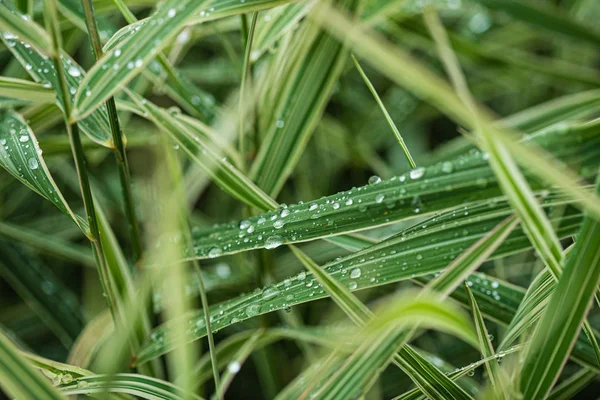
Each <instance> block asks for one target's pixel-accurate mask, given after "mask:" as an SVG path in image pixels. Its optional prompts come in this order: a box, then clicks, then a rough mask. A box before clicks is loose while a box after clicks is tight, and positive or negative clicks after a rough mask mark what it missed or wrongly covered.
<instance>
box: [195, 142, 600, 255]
mask: <svg viewBox="0 0 600 400" xmlns="http://www.w3.org/2000/svg"><path fill="white" fill-rule="evenodd" d="M559 132H562V130H557V131H552V130H548V131H543V132H540V133H539V134H537V135H534V136H532V137H531V138H530V139H528V140H532V141H534V142H537V143H539V144H543V145H544V146H545V147H546V148H547V149H548V150H549V151H551V152H552V153H553V154H554V155H555V156H557V157H559V158H560V159H562V160H564V161H566V162H567V163H573V164H575V165H578V166H580V167H581V165H582V164H584V165H588V164H589V165H590V166H593V168H594V169H590V170H588V173H591V174H593V173H595V165H596V161H594V160H592V158H591V157H593V156H592V155H591V153H596V152H597V151H600V150H598V149H595V148H594V146H593V145H592V144H591V143H592V142H595V141H596V140H600V137H597V136H598V134H600V130H598V131H596V130H590V131H585V133H583V132H582V135H583V136H584V137H586V138H587V139H586V141H584V142H583V143H580V144H579V145H575V146H573V145H574V144H575V143H573V144H568V143H569V142H570V141H571V140H577V139H576V136H563V135H561V134H559ZM579 146H581V148H580V147H579ZM596 147H597V146H596ZM584 152H589V153H590V155H589V156H588V155H586V154H585V153H584ZM567 153H570V154H567ZM588 157H590V158H589V159H588ZM576 160H577V161H576ZM582 171H583V172H585V171H584V170H583V169H582ZM531 183H532V185H534V187H535V188H536V189H537V190H540V189H542V187H541V186H539V184H538V183H536V182H535V181H533V180H532V181H531ZM539 193H542V194H543V193H545V191H544V190H543V189H542V190H541V191H540V192H539ZM501 196H502V192H501V191H500V189H499V187H498V186H497V181H496V178H495V176H494V173H493V171H492V170H491V168H490V167H489V165H488V154H487V153H476V154H468V155H463V156H460V157H457V158H456V159H454V160H452V161H445V162H442V163H439V164H436V165H433V166H429V167H420V168H417V169H414V170H412V171H410V172H408V173H405V174H403V175H401V176H399V177H393V178H391V179H389V180H385V181H380V180H379V179H375V180H374V181H373V182H372V184H369V185H365V186H361V187H359V188H355V189H352V190H349V191H346V192H341V193H338V194H336V195H331V196H327V197H324V198H321V199H319V200H315V201H312V202H308V203H299V204H294V205H290V206H289V207H287V208H282V209H279V210H276V211H273V212H268V213H265V214H262V215H259V216H256V217H251V218H248V219H247V220H244V221H240V222H234V223H229V224H223V225H220V226H217V227H215V228H211V229H208V230H206V229H204V230H199V231H198V232H197V233H196V234H195V235H194V238H193V240H194V249H193V252H192V250H190V251H189V256H194V257H197V258H206V257H216V256H220V255H226V254H233V253H237V252H240V251H246V250H251V249H256V248H267V249H272V248H275V247H277V246H279V245H281V244H285V243H296V242H304V241H308V240H313V239H318V238H326V237H329V236H332V235H339V234H341V233H348V232H353V231H358V230H362V229H367V228H373V227H376V226H382V225H385V224H389V223H392V222H397V221H401V220H405V219H409V218H413V217H417V216H422V215H428V214H431V213H433V212H439V211H443V210H446V209H450V208H454V207H459V206H462V205H465V206H466V205H469V204H475V203H477V202H485V201H487V202H495V201H497V200H499V198H500V197H501Z"/></svg>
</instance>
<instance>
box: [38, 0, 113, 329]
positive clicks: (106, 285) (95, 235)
mask: <svg viewBox="0 0 600 400" xmlns="http://www.w3.org/2000/svg"><path fill="white" fill-rule="evenodd" d="M44 8H45V18H44V19H45V20H46V26H47V30H48V32H49V33H50V35H51V39H52V46H53V54H54V64H55V68H56V75H57V77H58V82H59V85H60V90H61V93H62V96H63V106H64V110H63V112H64V117H65V123H66V127H67V134H68V136H69V141H70V143H71V150H72V153H73V159H74V161H75V169H76V171H77V178H78V180H79V187H80V190H81V195H82V197H83V205H84V208H85V213H86V216H87V220H88V224H89V229H90V231H89V232H86V235H87V237H88V238H89V240H90V242H91V243H92V247H93V249H94V257H95V259H96V263H97V265H98V273H99V275H100V282H101V284H102V288H103V290H104V293H106V297H107V301H108V306H109V309H110V311H111V313H112V315H113V318H115V317H116V313H117V311H118V299H117V298H116V297H115V296H114V294H115V293H116V288H115V285H114V282H113V280H112V279H111V276H110V274H109V271H108V268H107V265H106V259H105V257H104V250H103V249H102V242H101V241H100V231H99V229H98V219H97V216H96V209H95V207H94V199H93V197H92V190H91V187H90V181H89V177H88V173H87V167H86V159H85V154H84V151H83V145H82V143H81V136H80V135H79V128H78V126H77V124H76V123H74V124H71V123H69V122H68V121H69V120H70V117H71V110H72V104H71V98H70V93H69V89H68V86H67V80H66V76H65V73H66V71H65V69H64V67H63V64H62V61H61V48H62V38H61V35H60V29H59V25H58V12H57V6H56V0H45V1H44Z"/></svg>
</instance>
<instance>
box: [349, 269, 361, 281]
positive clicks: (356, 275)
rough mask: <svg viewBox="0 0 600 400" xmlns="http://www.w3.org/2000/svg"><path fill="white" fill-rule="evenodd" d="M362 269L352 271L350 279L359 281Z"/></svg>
mask: <svg viewBox="0 0 600 400" xmlns="http://www.w3.org/2000/svg"><path fill="white" fill-rule="evenodd" d="M360 274H361V271H360V268H354V269H353V270H352V271H350V278H352V279H358V278H360Z"/></svg>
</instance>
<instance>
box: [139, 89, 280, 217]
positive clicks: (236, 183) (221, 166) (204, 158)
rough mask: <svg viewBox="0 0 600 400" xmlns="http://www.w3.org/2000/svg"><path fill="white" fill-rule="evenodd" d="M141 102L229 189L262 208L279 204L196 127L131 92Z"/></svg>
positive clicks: (200, 164) (144, 108)
mask: <svg viewBox="0 0 600 400" xmlns="http://www.w3.org/2000/svg"><path fill="white" fill-rule="evenodd" d="M128 93H129V95H130V97H131V98H132V99H133V100H134V101H135V102H136V103H137V105H138V106H139V107H140V108H142V109H143V110H144V111H146V112H147V113H148V118H149V119H150V120H151V121H152V122H154V123H155V124H156V125H157V126H158V127H159V128H161V129H162V130H163V131H164V132H165V133H166V134H168V135H169V137H170V138H171V139H172V140H173V141H174V142H175V143H177V144H178V145H179V146H180V147H181V149H182V150H184V151H185V152H186V154H187V155H188V156H189V157H190V159H192V160H193V161H194V162H196V163H197V164H198V166H200V167H201V168H202V169H203V170H204V171H205V172H206V173H207V174H209V175H210V176H211V177H212V179H213V180H214V181H215V183H217V184H218V185H219V186H221V187H222V188H223V189H224V190H225V191H227V192H228V193H229V194H231V195H232V196H233V197H235V198H237V199H238V200H241V201H243V202H245V203H246V204H248V205H250V206H251V207H255V208H258V209H260V210H264V209H272V208H273V207H274V206H276V203H275V202H274V201H273V200H272V199H271V198H270V197H268V196H267V195H266V194H265V193H264V192H263V191H262V190H260V189H259V188H258V187H256V185H254V184H253V183H252V182H251V181H250V179H248V178H247V177H246V176H244V175H243V174H242V173H241V172H239V171H238V170H237V169H236V168H235V167H234V166H233V165H231V164H230V163H229V162H228V161H226V160H223V159H222V156H220V155H219V154H218V153H217V152H216V151H215V150H216V149H214V148H211V146H209V145H208V144H206V143H204V142H203V141H202V140H201V139H200V137H199V136H197V135H196V134H195V133H194V132H193V131H192V130H190V129H189V128H188V127H186V126H184V125H183V124H182V123H181V122H179V121H178V120H176V119H175V118H173V116H172V115H171V114H169V113H168V112H167V111H166V110H164V109H162V108H160V107H157V106H155V105H154V104H152V103H150V102H149V101H147V100H146V99H143V98H142V97H140V96H138V95H137V94H134V93H133V92H128Z"/></svg>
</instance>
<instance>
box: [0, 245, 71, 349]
mask: <svg viewBox="0 0 600 400" xmlns="http://www.w3.org/2000/svg"><path fill="white" fill-rule="evenodd" d="M0 248H1V249H2V261H1V262H0V276H2V277H3V278H4V279H5V280H6V282H8V284H9V285H10V286H11V287H12V288H13V290H14V291H15V292H17V293H18V295H19V296H20V297H21V298H22V299H23V300H24V301H25V302H26V303H27V304H28V305H29V307H31V308H32V309H33V310H34V312H35V313H36V314H37V315H38V316H39V317H40V319H42V320H43V321H44V323H45V324H46V325H48V327H49V328H50V330H51V331H52V332H53V333H54V334H55V335H56V336H57V337H58V338H59V340H60V341H61V343H62V344H63V345H64V346H65V348H69V347H70V346H71V345H72V344H73V341H74V340H75V338H76V337H77V335H78V334H79V332H80V331H81V328H82V327H83V315H82V311H81V308H80V306H79V302H78V300H77V297H76V296H75V294H74V293H72V292H71V291H70V289H69V288H67V287H66V286H65V285H64V284H63V283H62V282H61V281H60V280H59V279H58V278H57V276H56V275H55V274H54V273H53V272H52V270H51V269H50V268H49V267H48V266H47V265H45V264H44V263H43V262H42V260H40V259H39V258H37V257H35V256H34V255H33V254H32V253H30V252H26V251H24V250H23V249H19V248H18V247H17V246H15V245H13V244H11V243H8V242H5V241H0Z"/></svg>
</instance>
